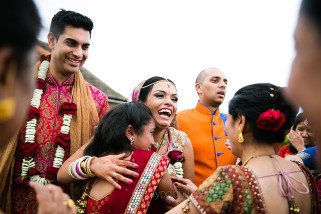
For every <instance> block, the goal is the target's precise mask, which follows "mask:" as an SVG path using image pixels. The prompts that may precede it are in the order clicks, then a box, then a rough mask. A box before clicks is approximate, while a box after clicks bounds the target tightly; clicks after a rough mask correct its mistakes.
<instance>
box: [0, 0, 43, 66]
mask: <svg viewBox="0 0 321 214" xmlns="http://www.w3.org/2000/svg"><path fill="white" fill-rule="evenodd" d="M40 28H41V20H40V16H39V13H38V10H37V8H36V5H35V4H34V2H33V1H32V0H10V1H6V2H5V3H2V4H1V7H0V29H1V34H0V49H1V48H3V47H9V48H12V50H13V57H14V58H15V60H16V61H17V64H18V71H19V70H21V69H19V68H20V67H21V66H23V65H21V64H22V63H24V61H25V57H26V55H27V54H28V52H29V51H30V50H31V49H32V48H33V47H34V45H35V44H36V41H37V36H38V33H39V30H40Z"/></svg>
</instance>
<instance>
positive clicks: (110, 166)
mask: <svg viewBox="0 0 321 214" xmlns="http://www.w3.org/2000/svg"><path fill="white" fill-rule="evenodd" d="M124 158H125V153H123V154H119V155H107V156H104V157H99V158H94V159H93V160H92V161H91V165H90V169H91V171H92V172H93V173H94V174H95V175H96V176H97V177H100V178H102V179H105V180H107V181H108V182H110V183H111V184H112V185H113V186H114V187H115V188H117V189H121V187H120V185H119V184H118V183H117V182H116V180H118V181H122V182H124V183H127V184H131V183H133V181H132V180H131V179H129V178H126V177H125V176H124V175H127V176H132V177H138V176H139V174H138V173H136V172H134V171H132V170H130V169H127V168H137V167H138V165H137V164H135V163H132V162H130V161H127V160H123V159H124Z"/></svg>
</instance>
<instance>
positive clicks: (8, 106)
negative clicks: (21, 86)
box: [0, 61, 17, 123]
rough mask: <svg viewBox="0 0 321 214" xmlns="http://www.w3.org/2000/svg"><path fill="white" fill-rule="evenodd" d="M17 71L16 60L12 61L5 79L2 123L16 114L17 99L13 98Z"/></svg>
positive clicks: (1, 114) (0, 121)
mask: <svg viewBox="0 0 321 214" xmlns="http://www.w3.org/2000/svg"><path fill="white" fill-rule="evenodd" d="M16 71H17V66H16V63H15V61H13V62H11V63H10V65H9V69H8V74H7V77H6V80H5V84H6V86H5V89H4V92H5V94H6V95H5V96H6V98H4V99H2V100H0V123H2V122H5V121H8V120H10V119H11V118H12V117H13V116H14V111H15V108H16V101H15V100H14V99H13V96H12V94H13V90H14V79H15V75H16Z"/></svg>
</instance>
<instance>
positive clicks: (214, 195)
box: [190, 166, 320, 213]
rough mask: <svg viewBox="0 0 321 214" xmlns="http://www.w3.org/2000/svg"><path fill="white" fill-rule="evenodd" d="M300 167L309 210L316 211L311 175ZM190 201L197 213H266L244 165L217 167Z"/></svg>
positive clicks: (259, 190) (249, 171)
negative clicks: (305, 181) (306, 186)
mask: <svg viewBox="0 0 321 214" xmlns="http://www.w3.org/2000/svg"><path fill="white" fill-rule="evenodd" d="M300 168H301V170H302V171H303V173H304V174H305V176H306V178H307V180H308V183H309V191H310V194H311V199H312V201H311V206H312V207H311V210H312V212H313V213H319V212H320V207H319V203H318V196H317V194H316V186H315V182H314V180H313V177H312V176H311V174H310V172H309V171H308V170H307V169H305V168H304V167H302V166H300ZM190 202H191V203H192V204H193V205H194V206H195V207H196V209H197V210H198V211H199V212H200V213H267V212H266V208H265V203H264V199H263V195H262V193H261V189H260V186H259V185H258V181H257V178H256V176H255V175H254V174H253V172H252V171H251V170H249V169H248V168H246V167H243V166H224V167H219V168H218V169H217V170H216V171H215V173H214V174H212V175H211V176H210V177H209V178H208V179H206V180H205V181H204V182H203V183H202V184H201V185H200V186H199V189H198V190H197V191H195V192H194V193H193V194H192V195H191V196H190ZM290 213H291V212H290Z"/></svg>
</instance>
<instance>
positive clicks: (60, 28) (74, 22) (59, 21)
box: [49, 9, 94, 39]
mask: <svg viewBox="0 0 321 214" xmlns="http://www.w3.org/2000/svg"><path fill="white" fill-rule="evenodd" d="M67 26H71V27H75V28H83V29H84V30H87V31H89V33H90V35H91V31H92V29H93V27H94V23H93V22H92V21H91V19H90V18H88V17H87V16H84V15H82V14H80V13H77V12H74V11H70V10H63V9H61V10H60V11H59V12H58V13H56V14H55V15H54V16H53V17H52V19H51V24H50V30H49V31H50V32H51V33H53V35H54V36H55V37H56V39H58V38H59V36H60V35H61V34H62V33H63V32H64V30H65V28H66V27H67Z"/></svg>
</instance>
